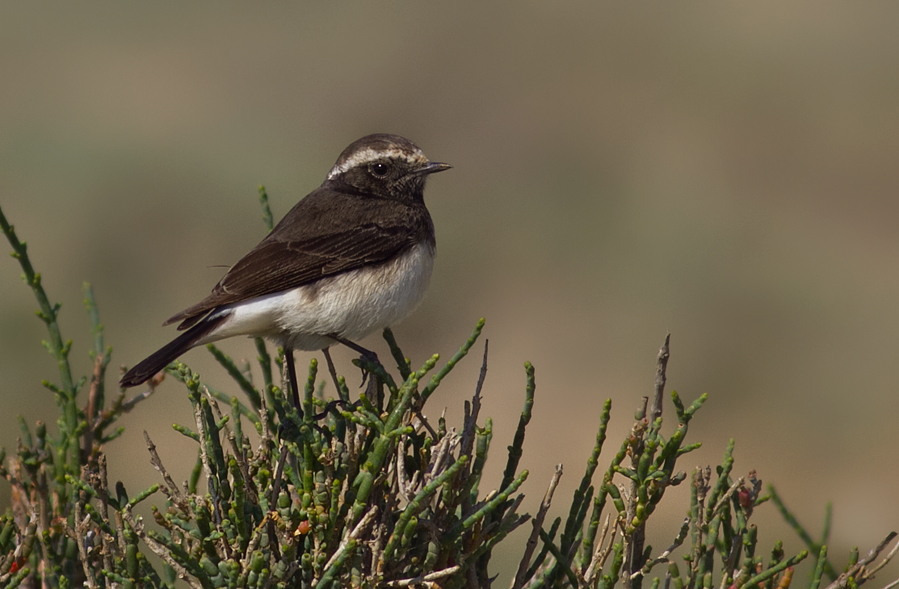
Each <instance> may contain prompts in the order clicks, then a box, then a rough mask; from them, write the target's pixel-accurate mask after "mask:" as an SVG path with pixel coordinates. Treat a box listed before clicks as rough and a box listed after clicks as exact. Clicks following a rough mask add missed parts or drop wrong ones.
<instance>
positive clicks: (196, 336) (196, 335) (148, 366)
mask: <svg viewBox="0 0 899 589" xmlns="http://www.w3.org/2000/svg"><path fill="white" fill-rule="evenodd" d="M227 317H228V314H227V313H223V314H214V315H209V316H207V317H205V318H204V319H203V320H202V321H200V323H199V324H197V325H195V326H193V327H192V328H190V329H189V330H187V331H186V332H184V333H182V334H181V335H179V336H178V337H176V338H175V339H173V340H172V341H170V342H169V343H167V344H166V345H164V346H162V347H161V348H159V349H158V350H156V351H155V352H153V353H152V354H150V356H149V357H147V358H146V359H144V360H142V361H141V362H139V363H138V364H137V366H135V367H134V368H132V369H131V370H129V371H128V372H126V373H125V376H123V377H122V380H121V381H119V386H121V387H122V388H125V389H127V388H128V387H136V386H137V385H139V384H143V383H145V382H147V381H148V380H150V379H151V378H153V377H154V376H155V375H156V374H158V373H159V372H161V371H162V370H163V369H165V367H166V366H168V365H169V363H171V362H172V361H173V360H176V359H177V358H178V356H180V355H181V354H183V353H184V352H186V351H188V350H189V349H191V348H192V347H194V346H195V345H197V343H198V342H199V341H200V340H201V339H202V338H204V337H206V336H207V335H209V334H210V333H212V331H213V330H215V328H216V327H218V326H219V325H221V324H222V321H224V320H225V319H226V318H227Z"/></svg>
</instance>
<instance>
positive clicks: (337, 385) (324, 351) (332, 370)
mask: <svg viewBox="0 0 899 589" xmlns="http://www.w3.org/2000/svg"><path fill="white" fill-rule="evenodd" d="M322 354H324V355H325V361H326V362H327V363H328V372H330V373H331V378H332V379H333V380H334V388H335V389H337V396H338V397H339V398H340V400H341V401H346V402H348V401H349V399H347V398H345V397H344V396H343V390H342V389H341V388H340V381H339V380H338V378H337V369H336V368H335V367H334V361H333V360H332V359H331V352H330V351H329V350H328V348H322Z"/></svg>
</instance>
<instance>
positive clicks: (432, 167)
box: [416, 162, 452, 176]
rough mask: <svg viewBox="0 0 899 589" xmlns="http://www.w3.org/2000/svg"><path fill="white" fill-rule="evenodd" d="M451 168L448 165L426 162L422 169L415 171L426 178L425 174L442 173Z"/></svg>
mask: <svg viewBox="0 0 899 589" xmlns="http://www.w3.org/2000/svg"><path fill="white" fill-rule="evenodd" d="M450 168H452V166H451V165H449V164H442V163H440V162H428V163H426V164H425V165H423V166H422V167H420V168H418V170H416V173H417V174H421V175H422V176H426V175H427V174H436V173H437V172H442V171H444V170H449V169H450Z"/></svg>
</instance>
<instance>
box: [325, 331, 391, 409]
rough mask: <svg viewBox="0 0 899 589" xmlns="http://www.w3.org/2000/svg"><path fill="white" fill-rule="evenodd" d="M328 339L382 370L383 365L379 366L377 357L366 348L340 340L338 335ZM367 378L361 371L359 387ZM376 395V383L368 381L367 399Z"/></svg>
mask: <svg viewBox="0 0 899 589" xmlns="http://www.w3.org/2000/svg"><path fill="white" fill-rule="evenodd" d="M328 337H330V338H331V339H333V340H334V341H336V342H337V343H339V344H343V345H345V346H346V347H348V348H349V349H351V350H353V351H355V352H358V353H359V354H361V355H362V358H363V359H364V360H368V361H369V362H372V363H374V364H377V365H378V366H380V367H381V370H384V365H383V364H381V361H380V360H378V355H377V354H375V353H374V352H372V351H371V350H369V349H367V348H363V347H362V346H360V345H359V344H357V343H355V342H351V341H350V340H348V339H345V338H342V337H340V336H339V335H335V334H330V335H328ZM368 377H369V374H368V372H367V371H365V370H363V371H362V384H361V385H359V386H365V382H366V379H368ZM377 393H378V385H377V383H376V382H375V380H374V379H368V387H367V388H366V389H365V394H366V396H368V398H369V399H375V397H376V395H377Z"/></svg>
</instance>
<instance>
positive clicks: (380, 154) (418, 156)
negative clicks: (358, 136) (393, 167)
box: [328, 148, 427, 180]
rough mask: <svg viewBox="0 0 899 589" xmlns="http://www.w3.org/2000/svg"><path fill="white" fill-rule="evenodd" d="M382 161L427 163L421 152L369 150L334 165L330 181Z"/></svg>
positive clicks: (329, 174) (329, 175)
mask: <svg viewBox="0 0 899 589" xmlns="http://www.w3.org/2000/svg"><path fill="white" fill-rule="evenodd" d="M382 159H403V160H406V161H407V162H408V163H410V164H415V163H422V162H425V161H427V160H426V159H425V156H424V154H423V153H421V152H419V153H409V152H408V151H401V150H399V149H388V150H383V149H381V150H379V149H371V148H367V149H363V150H360V151H357V152H356V153H354V154H353V155H351V156H350V157H348V158H347V160H346V161H345V162H342V163H338V164H334V167H333V168H331V171H330V172H328V180H333V179H334V178H336V177H337V176H339V175H341V174H343V173H344V172H346V171H347V170H349V169H350V168H355V167H356V166H360V165H362V164H366V163H368V162H374V161H377V160H382Z"/></svg>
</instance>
